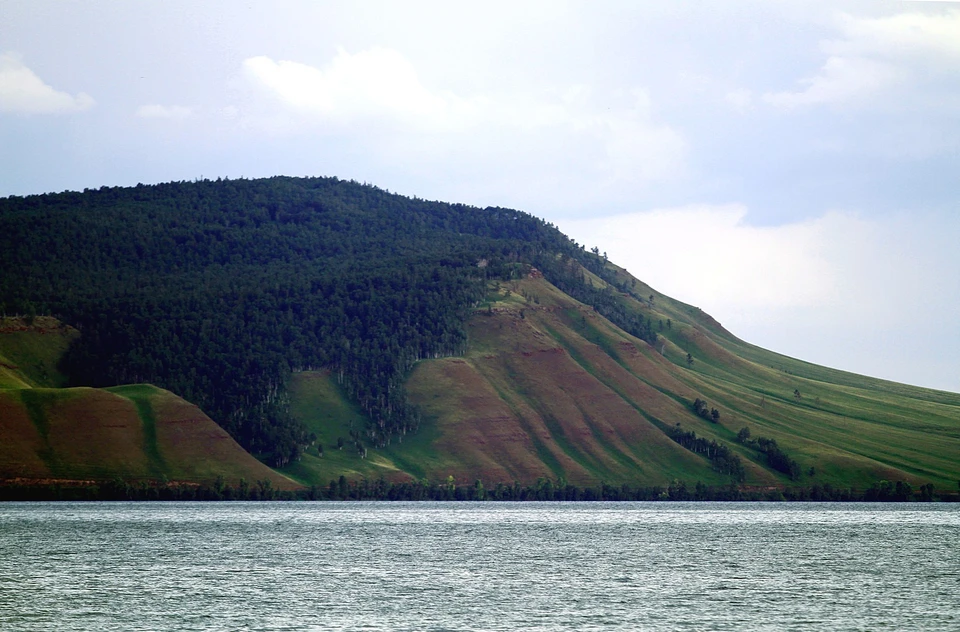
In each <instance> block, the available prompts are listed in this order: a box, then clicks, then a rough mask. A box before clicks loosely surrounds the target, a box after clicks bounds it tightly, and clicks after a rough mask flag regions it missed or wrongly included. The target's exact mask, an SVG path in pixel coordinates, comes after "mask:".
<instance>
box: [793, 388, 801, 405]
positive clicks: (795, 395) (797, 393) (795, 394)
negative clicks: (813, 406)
mask: <svg viewBox="0 0 960 632" xmlns="http://www.w3.org/2000/svg"><path fill="white" fill-rule="evenodd" d="M793 398H794V399H795V400H797V401H798V402H799V401H800V389H799V388H796V389H794V390H793Z"/></svg>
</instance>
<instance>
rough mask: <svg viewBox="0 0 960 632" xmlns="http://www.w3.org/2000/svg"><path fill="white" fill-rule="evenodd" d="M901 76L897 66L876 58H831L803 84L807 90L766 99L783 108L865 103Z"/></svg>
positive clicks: (778, 93) (773, 94) (765, 98)
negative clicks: (898, 75)
mask: <svg viewBox="0 0 960 632" xmlns="http://www.w3.org/2000/svg"><path fill="white" fill-rule="evenodd" d="M897 74H898V73H897V70H896V68H894V67H893V66H891V65H889V64H887V63H884V62H880V61H876V60H873V59H868V58H865V57H830V58H829V59H827V61H826V63H825V64H824V65H823V67H822V68H821V69H820V72H819V73H818V74H817V75H816V76H814V77H811V78H808V79H802V80H801V81H800V82H799V83H800V84H801V85H803V86H805V88H804V89H803V90H800V91H797V92H774V93H766V94H764V95H763V100H764V101H766V102H767V103H770V104H772V105H775V106H779V107H783V108H794V107H799V106H804V105H820V104H830V103H851V102H856V101H865V100H867V99H870V98H871V97H872V96H873V95H874V94H875V93H877V92H880V91H881V90H883V89H884V88H887V87H889V86H892V85H893V84H894V83H895V82H896V81H897V78H898V77H897Z"/></svg>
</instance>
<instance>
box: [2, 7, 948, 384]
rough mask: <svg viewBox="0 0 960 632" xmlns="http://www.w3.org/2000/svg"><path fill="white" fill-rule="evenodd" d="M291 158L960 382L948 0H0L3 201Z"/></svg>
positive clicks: (838, 363) (822, 344) (739, 322)
mask: <svg viewBox="0 0 960 632" xmlns="http://www.w3.org/2000/svg"><path fill="white" fill-rule="evenodd" d="M277 174H285V175H294V176H300V175H308V176H314V175H317V176H338V177H340V178H345V179H353V180H358V181H366V182H370V183H372V184H376V185H377V186H380V187H382V188H386V189H389V190H391V191H395V192H398V193H403V194H407V195H417V196H419V197H422V198H428V199H440V200H444V201H451V202H464V203H468V204H476V205H481V206H485V205H495V206H506V207H513V208H518V209H521V210H524V211H528V212H530V213H533V214H535V215H537V216H539V217H543V218H545V219H547V220H548V221H551V222H553V223H555V224H557V225H558V226H559V227H560V228H561V229H562V230H564V232H566V233H567V234H569V235H570V236H571V237H573V238H574V239H576V240H577V241H579V242H580V243H585V244H586V245H588V246H591V247H592V246H594V245H596V246H598V247H599V248H600V249H601V251H606V252H607V253H608V254H609V256H610V258H611V260H613V261H614V262H616V263H618V264H620V265H623V266H625V267H626V268H627V269H629V270H630V271H631V272H632V273H633V274H634V275H636V276H637V277H639V278H641V279H643V280H644V281H646V282H648V283H650V284H651V285H652V286H654V287H655V288H657V290H658V291H661V292H663V293H664V294H667V295H670V296H672V297H674V298H677V299H680V300H683V301H685V302H688V303H692V304H694V305H697V306H699V307H701V308H703V309H704V310H705V311H707V312H709V313H710V314H712V315H713V316H714V317H715V318H717V319H718V320H719V321H720V322H721V323H723V324H724V325H725V326H726V327H727V328H728V329H729V330H731V331H732V332H733V333H734V334H736V335H738V336H740V337H741V338H743V339H745V340H747V341H749V342H752V343H755V344H758V345H761V346H764V347H767V348H769V349H772V350H775V351H779V352H781V353H786V354H787V355H791V356H795V357H799V358H802V359H805V360H809V361H812V362H816V363H820V364H826V365H829V366H834V367H838V368H843V369H847V370H851V371H855V372H858V373H864V374H868V375H875V376H878V377H884V378H888V379H894V380H897V381H904V382H909V383H913V384H920V385H924V386H930V387H934V388H941V389H947V390H953V391H960V248H958V244H957V241H958V238H960V177H958V176H960V3H954V2H905V1H901V2H879V1H869V2H843V1H840V2H817V1H803V2H775V3H774V2H766V1H754V2H750V1H730V2H723V3H704V2H676V1H672V0H671V1H667V0H663V1H658V2H644V3H636V2H600V3H587V2H562V1H549V2H495V1H488V2H484V3H472V4H466V3H450V2H402V3H398V2H372V1H371V2H306V1H280V2H269V3H267V2H257V1H250V2H234V1H221V2H177V1H164V2H159V1H144V2H102V1H90V2H83V3H79V2H78V3H66V2H47V1H43V0H39V1H37V0H34V1H31V2H19V1H14V0H0V196H7V195H26V194H32V193H42V192H49V191H61V190H65V189H74V190H82V189H84V188H97V187H99V186H101V185H133V184H136V183H138V182H144V183H154V182H162V181H169V180H192V179H195V178H201V177H203V178H211V179H215V178H217V177H230V178H237V177H247V178H253V177H261V176H271V175H277Z"/></svg>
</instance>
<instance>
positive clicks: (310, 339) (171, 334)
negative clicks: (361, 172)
mask: <svg viewBox="0 0 960 632" xmlns="http://www.w3.org/2000/svg"><path fill="white" fill-rule="evenodd" d="M481 262H483V263H481ZM604 263H605V262H604V260H603V259H602V258H601V257H599V256H597V255H596V254H591V253H589V252H587V251H586V250H585V249H584V248H583V247H582V246H579V245H578V244H576V243H574V242H573V241H571V240H570V239H569V238H567V237H566V236H564V235H563V234H562V233H560V232H559V231H558V230H557V229H556V228H554V227H553V226H552V225H550V224H547V223H545V222H543V221H542V220H539V219H537V218H534V217H532V216H530V215H528V214H525V213H522V212H519V211H515V210H509V209H502V208H483V209H481V208H475V207H468V206H463V205H454V204H444V203H438V202H428V201H424V200H419V199H410V198H406V197H403V196H399V195H394V194H391V193H389V192H386V191H383V190H381V189H378V188H376V187H372V186H368V185H362V184H358V183H356V182H347V181H343V180H338V179H336V178H305V179H303V178H287V177H276V178H270V179H264V180H225V181H220V180H218V181H216V182H213V181H199V182H174V183H168V184H160V185H155V186H143V185H138V186H137V187H132V188H118V187H114V188H107V187H102V188H100V189H98V190H86V191H84V192H82V193H80V192H65V193H60V194H48V195H36V196H29V197H11V198H5V199H0V266H2V269H3V270H4V274H3V275H2V276H0V312H5V313H10V314H27V315H30V314H52V315H55V316H57V317H59V318H60V319H61V320H63V321H65V322H67V323H69V324H71V325H73V326H75V327H77V328H78V329H80V331H81V332H82V337H81V338H80V339H79V341H78V342H77V343H76V344H75V345H74V347H73V348H72V349H71V350H70V352H69V353H68V355H67V357H66V358H65V364H64V369H65V371H66V372H67V374H68V375H69V376H70V379H71V382H72V383H73V384H76V385H90V386H107V385H114V384H121V383H133V382H151V383H154V384H157V385H158V386H162V387H164V388H168V389H170V390H172V391H174V392H176V393H177V394H179V395H181V396H184V397H186V398H187V399H189V400H191V401H193V402H195V403H197V404H198V405H200V406H201V407H202V408H203V409H204V410H205V411H206V412H207V413H208V414H210V415H211V417H213V418H214V419H215V420H216V421H217V422H218V423H220V424H221V425H222V426H223V427H224V428H225V429H227V430H228V431H229V432H230V433H231V434H232V435H233V436H234V437H235V438H237V440H238V441H239V442H240V443H241V444H242V445H243V446H244V447H246V448H247V449H249V450H250V451H251V452H253V453H254V454H256V455H258V456H259V457H260V458H262V459H264V460H265V461H266V462H267V463H269V464H271V465H279V464H283V463H285V462H288V461H289V460H290V459H292V458H295V457H296V456H297V454H298V452H299V450H300V449H301V447H302V445H303V444H304V443H305V442H306V441H307V438H306V437H305V436H304V431H303V428H302V426H301V425H300V424H299V423H297V422H296V420H294V419H292V418H291V417H290V415H289V412H288V409H287V396H286V382H287V379H288V376H289V374H290V372H291V371H297V370H303V369H309V368H319V367H327V368H330V369H331V370H333V371H334V372H335V374H336V375H337V377H338V379H339V380H340V382H341V383H342V384H343V385H344V388H345V390H346V391H347V393H348V394H349V395H350V396H351V397H352V398H353V399H355V401H357V402H358V403H359V404H360V405H361V407H362V408H363V410H364V411H366V413H367V414H368V415H369V417H370V419H371V424H370V428H369V429H368V430H367V434H368V437H369V439H370V440H371V441H372V442H373V443H374V444H382V443H384V442H386V441H388V440H389V437H390V436H391V435H392V434H394V433H406V432H410V431H413V430H415V429H416V428H417V426H418V423H419V420H418V416H417V413H416V411H415V410H413V409H412V408H411V407H410V406H409V405H408V403H407V401H406V398H405V395H404V391H403V380H404V378H405V376H406V373H407V371H408V370H409V369H410V367H411V366H412V365H413V363H414V362H416V361H417V360H419V359H422V358H426V357H435V356H439V355H447V354H457V353H461V352H462V351H463V349H464V346H465V343H466V340H465V333H464V327H463V325H464V319H465V317H466V315H467V313H468V312H469V309H470V308H471V307H472V306H474V305H476V304H478V303H479V302H480V301H481V300H483V297H484V296H485V293H486V288H487V283H488V281H489V280H491V279H495V278H499V279H506V278H511V277H512V276H515V275H517V274H521V273H522V272H523V271H524V269H525V266H536V267H537V268H539V269H540V270H541V271H542V272H543V273H544V275H545V276H546V278H547V279H548V280H550V281H551V282H553V283H554V284H555V285H557V286H558V287H560V289H562V290H564V291H566V292H567V293H569V294H571V295H572V296H574V297H575V298H578V299H579V300H581V301H583V302H586V303H588V304H591V305H593V306H594V307H595V308H596V309H597V310H598V312H600V313H601V314H603V315H604V316H606V317H608V318H610V319H611V320H613V321H614V322H615V323H617V324H618V325H620V326H621V327H623V328H624V329H626V330H627V331H629V332H631V333H633V334H634V335H637V336H639V337H641V338H644V339H647V340H648V341H652V340H655V338H656V334H654V333H653V327H652V324H651V323H650V321H649V319H644V318H643V317H641V316H639V315H637V314H636V312H634V311H631V310H628V309H626V308H624V306H623V302H622V301H621V300H620V297H619V296H618V294H617V292H614V291H611V288H610V287H603V288H599V287H594V286H593V284H591V283H589V282H588V281H585V270H589V271H590V272H593V273H594V274H597V275H599V276H600V277H601V278H604V279H607V280H608V281H610V282H614V277H613V275H612V273H610V272H609V271H607V270H606V269H605V268H604ZM478 264H479V265H478ZM618 289H620V290H621V291H627V288H625V287H622V288H618Z"/></svg>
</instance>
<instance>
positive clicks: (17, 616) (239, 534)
mask: <svg viewBox="0 0 960 632" xmlns="http://www.w3.org/2000/svg"><path fill="white" fill-rule="evenodd" d="M0 629H2V630H44V631H47V630H777V631H782V630H951V631H955V630H960V507H958V506H957V505H929V504H925V505H920V504H909V505H906V504H905V505H872V504H848V505H838V504H780V503H754V504H750V503H346V502H345V503H337V502H326V503H308V502H301V503H197V504H194V503H6V504H0Z"/></svg>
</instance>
